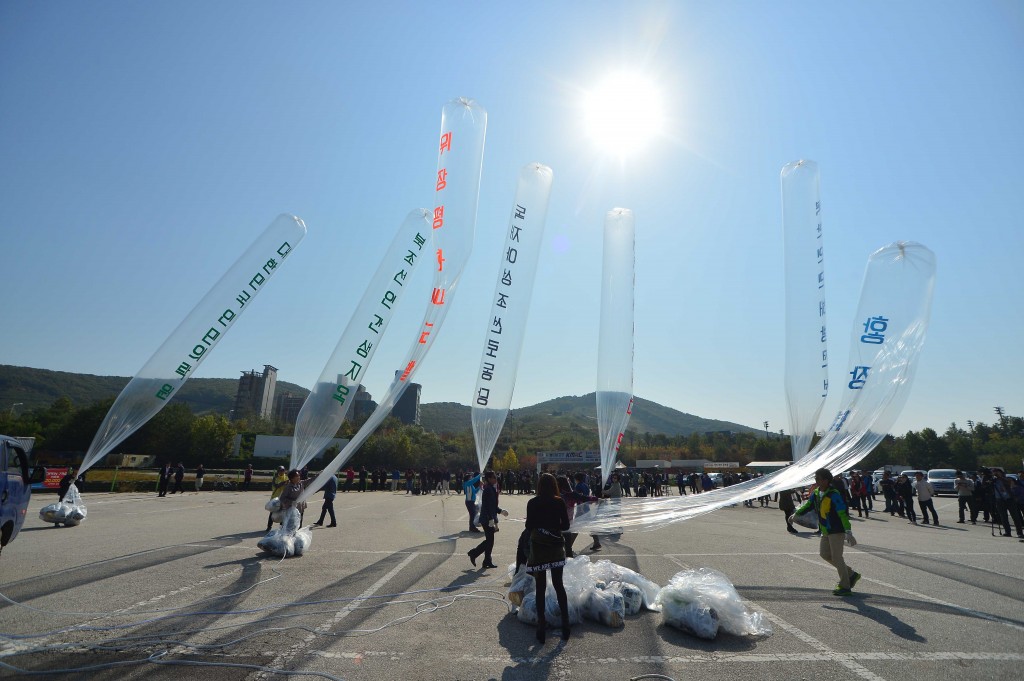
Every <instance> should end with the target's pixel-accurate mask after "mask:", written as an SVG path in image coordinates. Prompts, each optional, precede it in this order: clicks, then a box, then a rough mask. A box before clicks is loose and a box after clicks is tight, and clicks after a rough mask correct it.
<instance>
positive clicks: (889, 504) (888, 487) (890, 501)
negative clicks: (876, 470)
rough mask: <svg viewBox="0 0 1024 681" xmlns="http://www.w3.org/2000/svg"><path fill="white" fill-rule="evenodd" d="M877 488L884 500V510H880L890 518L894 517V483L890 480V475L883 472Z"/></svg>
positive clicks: (887, 472)
mask: <svg viewBox="0 0 1024 681" xmlns="http://www.w3.org/2000/svg"><path fill="white" fill-rule="evenodd" d="M878 486H879V487H881V488H882V498H883V499H885V508H883V509H882V513H888V514H889V515H890V516H895V515H896V509H897V505H896V483H895V482H894V481H893V479H892V473H890V472H889V471H885V472H883V473H882V480H881V481H880V482H879V483H878Z"/></svg>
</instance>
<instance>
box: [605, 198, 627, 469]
mask: <svg viewBox="0 0 1024 681" xmlns="http://www.w3.org/2000/svg"><path fill="white" fill-rule="evenodd" d="M633 261H634V223H633V211H631V210H629V209H628V208H613V209H612V210H610V211H608V214H607V215H606V216H605V220H604V258H603V263H602V268H601V328H600V332H599V334H598V342H597V432H598V439H599V441H600V445H601V482H602V483H604V482H607V480H608V476H609V475H611V473H612V471H613V470H614V468H615V459H616V457H617V456H618V453H619V446H620V445H621V444H622V436H623V434H624V433H625V431H626V425H627V424H628V423H629V417H630V416H631V415H632V413H633V410H632V407H633V284H634V282H633Z"/></svg>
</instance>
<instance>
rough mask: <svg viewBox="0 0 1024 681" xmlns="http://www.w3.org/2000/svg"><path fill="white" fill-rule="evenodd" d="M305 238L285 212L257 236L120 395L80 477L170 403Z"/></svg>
mask: <svg viewBox="0 0 1024 681" xmlns="http://www.w3.org/2000/svg"><path fill="white" fill-rule="evenodd" d="M305 236H306V225H305V223H303V222H302V220H300V219H299V218H297V217H295V216H294V215H287V214H284V215H280V216H278V217H277V219H276V220H274V221H273V222H272V223H271V224H270V226H269V227H267V228H266V229H265V230H264V231H263V233H262V234H260V235H259V237H257V238H256V240H255V241H254V242H253V243H252V245H251V246H249V248H248V250H246V251H245V253H243V254H242V255H241V257H239V258H238V260H237V261H235V264H234V265H232V266H231V268H230V269H228V271H227V272H226V273H225V274H224V276H222V277H221V278H220V280H219V281H218V282H217V283H216V284H214V285H213V288H211V289H210V291H209V292H208V293H207V294H206V295H205V296H203V298H202V300H200V301H199V303H198V304H197V305H196V306H195V307H194V308H193V309H192V311H191V312H189V313H188V316H186V317H185V319H184V320H182V322H181V323H180V324H179V325H178V328H176V329H175V330H174V332H173V333H172V334H171V335H170V337H169V338H168V339H167V340H166V341H164V343H163V345H161V346H160V347H159V348H158V349H157V351H156V352H155V353H154V354H153V356H152V357H151V358H150V359H149V361H148V362H146V363H145V364H144V365H143V367H142V368H141V369H139V372H138V373H137V374H136V375H135V377H134V378H133V379H132V380H131V381H129V382H128V385H126V386H125V388H124V390H122V391H121V394H120V395H118V396H117V399H116V400H115V401H114V404H113V405H112V406H111V407H110V411H108V412H107V416H106V418H104V419H103V423H102V424H100V428H99V430H98V431H97V432H96V436H95V437H94V438H93V441H92V444H91V445H89V450H88V451H87V452H86V454H85V459H84V460H83V461H82V465H81V467H80V468H79V471H80V472H81V473H84V472H85V471H87V470H88V469H89V468H90V467H91V466H92V465H93V464H95V463H96V462H97V461H99V460H100V459H101V458H103V457H104V456H105V455H106V454H107V452H109V451H110V450H111V449H113V448H114V447H116V446H117V444H118V443H119V442H121V441H122V440H124V439H125V438H126V437H128V436H129V435H131V434H132V433H134V432H135V431H136V430H138V429H139V428H141V427H142V426H143V424H145V423H146V421H148V420H149V419H151V418H153V416H155V415H156V413H157V412H158V411H160V410H161V409H163V408H164V406H166V405H167V402H168V401H170V399H171V398H172V397H173V396H174V394H175V393H176V392H178V390H179V389H180V388H181V386H183V385H184V384H185V381H187V380H188V379H189V378H190V377H191V376H192V375H193V374H194V373H195V371H196V369H197V368H198V367H199V365H200V364H201V363H202V361H203V360H204V359H206V357H207V356H208V355H209V354H210V353H211V352H212V351H213V348H214V347H216V345H217V344H218V343H220V341H221V339H222V338H223V337H224V335H225V334H226V333H227V332H228V331H229V330H230V329H231V327H232V325H233V324H234V323H235V320H237V319H238V317H240V316H241V314H242V313H243V312H245V311H246V310H248V309H249V308H250V307H252V299H253V298H254V297H255V296H256V295H257V294H258V293H259V292H260V291H262V290H263V289H264V288H266V286H267V282H269V281H270V278H271V277H273V276H274V274H276V273H277V271H278V270H279V269H280V268H281V265H282V264H283V263H284V261H285V259H287V258H288V256H289V255H291V253H292V251H293V250H294V249H295V247H296V246H298V244H299V242H301V241H302V239H303V238H305Z"/></svg>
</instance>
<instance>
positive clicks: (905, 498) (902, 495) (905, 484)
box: [893, 473, 917, 525]
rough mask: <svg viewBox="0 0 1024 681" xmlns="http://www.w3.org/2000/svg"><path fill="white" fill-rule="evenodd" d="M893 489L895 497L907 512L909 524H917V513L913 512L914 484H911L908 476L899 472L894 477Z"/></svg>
mask: <svg viewBox="0 0 1024 681" xmlns="http://www.w3.org/2000/svg"><path fill="white" fill-rule="evenodd" d="M893 491H894V492H896V497H897V498H898V499H899V500H900V503H901V504H902V505H903V510H905V511H906V512H907V518H909V519H910V524H911V525H917V513H915V512H914V485H913V484H911V482H910V478H908V477H907V476H906V475H905V474H903V473H900V476H899V477H898V478H896V485H895V486H894V487H893Z"/></svg>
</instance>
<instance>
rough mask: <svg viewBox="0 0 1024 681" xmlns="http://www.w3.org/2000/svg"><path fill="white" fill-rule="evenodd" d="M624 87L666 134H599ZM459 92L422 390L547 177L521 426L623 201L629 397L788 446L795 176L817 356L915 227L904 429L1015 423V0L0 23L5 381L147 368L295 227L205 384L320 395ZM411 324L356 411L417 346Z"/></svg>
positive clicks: (29, 9) (1018, 342)
mask: <svg viewBox="0 0 1024 681" xmlns="http://www.w3.org/2000/svg"><path fill="white" fill-rule="evenodd" d="M620 67H629V68H632V69H638V70H642V71H645V72H647V73H648V74H649V75H650V77H651V78H652V79H653V80H655V81H656V82H657V83H658V84H659V87H660V88H661V89H662V91H663V93H664V97H665V100H666V104H665V106H666V112H667V116H668V120H669V130H668V132H667V134H666V135H665V136H664V137H663V138H661V139H660V140H658V141H657V142H656V143H655V144H654V145H652V146H651V147H650V148H648V149H646V150H645V151H643V153H637V154H635V155H633V156H631V157H630V158H628V159H627V160H626V161H625V162H624V163H619V162H611V161H607V160H605V159H604V157H602V156H601V155H600V150H599V149H598V147H597V145H595V144H594V143H593V142H592V140H590V139H588V138H587V137H586V136H585V135H584V134H583V133H582V131H581V116H582V109H581V107H582V100H583V93H584V92H585V91H587V90H588V88H592V87H594V86H595V85H596V84H597V83H598V82H599V81H600V80H601V79H602V77H603V76H604V75H605V74H607V73H608V72H609V71H611V70H613V69H615V68H620ZM456 96H468V97H472V98H474V99H476V100H477V101H479V102H480V103H481V104H482V105H483V106H484V107H485V108H486V109H487V111H488V112H489V125H488V135H487V146H486V152H485V158H484V170H483V184H482V188H481V196H480V210H479V218H478V223H477V235H476V245H475V248H474V252H473V257H472V258H471V261H470V263H469V265H468V266H467V269H466V272H465V274H464V279H463V281H462V283H461V284H460V292H459V294H458V297H457V298H456V300H455V305H454V306H453V309H452V311H451V313H450V314H449V316H448V319H447V322H446V325H445V328H444V329H443V330H442V331H441V333H440V336H439V338H438V341H437V343H436V345H435V346H434V348H433V350H432V353H431V355H430V356H429V357H428V359H427V361H426V363H425V364H424V366H423V368H422V371H421V372H420V373H419V374H418V376H417V380H418V381H419V382H420V383H422V385H423V393H422V399H423V400H424V401H427V402H437V401H456V402H460V403H462V404H469V403H470V397H471V393H472V391H473V387H474V378H475V372H476V369H477V366H478V363H479V358H480V349H481V345H482V342H483V335H484V324H485V322H486V317H487V315H488V312H489V309H490V296H491V293H492V292H493V290H494V281H495V267H496V265H497V260H498V252H499V250H500V249H501V244H502V243H503V239H504V231H505V226H506V224H507V221H508V216H509V211H510V208H511V205H512V199H513V195H514V191H515V178H516V177H517V174H518V171H519V168H520V167H521V166H522V165H524V164H526V163H528V162H532V161H540V162H542V163H545V164H547V165H549V166H551V167H552V168H553V170H554V177H555V180H554V191H553V194H552V200H551V208H550V212H549V218H548V224H547V231H546V235H545V246H544V248H543V250H542V254H541V258H540V264H539V267H538V280H537V284H536V289H535V293H534V298H533V307H532V310H531V316H530V321H529V327H528V329H527V334H526V342H525V346H524V350H523V359H522V365H521V367H520V373H519V379H518V383H517V388H516V394H515V398H514V401H513V406H514V407H518V406H525V405H529V404H534V403H536V402H539V401H543V400H546V399H549V398H552V397H556V396H561V395H567V394H577V395H578V394H583V393H587V392H591V391H593V390H594V388H595V382H596V366H595V362H596V356H597V330H598V312H599V300H600V278H599V270H600V263H601V229H602V222H603V216H604V213H605V212H606V211H607V210H609V209H610V208H612V207H614V206H624V207H627V208H631V209H632V210H633V211H634V212H635V215H636V234H637V241H636V345H635V348H636V349H635V353H636V363H635V379H634V386H635V393H636V394H637V395H638V396H640V397H643V398H646V399H650V400H655V401H657V402H660V403H662V404H665V405H668V406H671V407H674V408H676V409H679V410H682V411H685V412H689V413H693V414H698V415H700V416H703V417H709V418H718V419H725V420H730V421H736V422H739V423H743V424H747V425H750V426H753V427H758V428H759V427H761V423H762V422H763V421H764V420H768V421H769V422H770V424H771V429H772V430H773V431H777V430H778V429H779V428H785V429H786V430H787V432H788V430H789V428H788V424H787V417H786V406H785V398H784V393H783V347H784V338H785V328H784V326H785V325H784V316H783V273H782V261H783V257H782V227H781V202H780V188H779V171H780V169H781V168H782V166H783V165H784V164H786V163H787V162H789V161H793V160H796V159H799V158H809V159H813V160H815V161H817V162H818V163H819V165H820V167H821V187H822V201H823V206H824V208H823V214H824V224H825V229H826V237H825V240H826V241H825V245H826V258H827V260H826V269H827V274H828V277H829V289H828V299H829V306H830V307H829V325H830V329H831V330H832V334H831V339H832V345H831V347H830V351H831V354H832V357H833V358H836V357H838V358H842V359H843V360H845V358H846V354H847V346H846V342H847V341H846V339H847V335H848V329H849V328H850V325H851V324H852V323H853V319H852V315H853V314H854V311H855V306H856V301H857V298H858V295H859V289H860V283H861V278H862V276H863V272H864V266H865V263H866V261H867V258H868V256H869V255H870V253H871V252H872V251H874V250H876V249H877V248H879V247H881V246H883V245H886V244H888V243H891V242H893V241H896V240H913V241H918V242H921V243H923V244H925V245H927V246H928V247H929V248H931V249H932V250H933V251H935V253H936V255H937V258H938V278H937V287H936V293H935V304H934V308H933V315H932V325H931V330H930V332H929V340H928V343H927V345H926V348H925V351H924V354H923V356H922V358H921V362H920V367H919V371H918V377H917V382H916V384H915V386H914V388H913V391H912V393H911V395H910V399H909V402H908V404H907V407H906V409H905V411H904V414H903V416H902V417H901V418H900V419H899V420H898V421H897V424H896V427H895V429H894V430H895V432H897V433H902V432H905V431H906V430H908V429H915V430H917V429H920V428H923V427H926V426H929V427H934V428H936V429H937V430H939V431H940V432H941V431H942V430H944V429H945V428H946V427H947V426H948V425H949V423H950V422H951V421H956V422H958V423H959V424H961V425H963V424H964V423H965V422H966V420H967V419H973V420H975V421H985V422H989V423H991V422H992V421H993V420H994V419H995V415H994V413H993V407H994V406H996V405H999V406H1002V407H1004V408H1005V409H1006V410H1007V411H1008V412H1009V413H1011V414H1018V415H1019V414H1024V389H1022V385H1024V359H1022V357H1021V349H1022V345H1024V344H1022V338H1024V314H1022V311H1021V310H1022V307H1021V296H1022V294H1024V268H1022V266H1021V265H1022V260H1024V230H1022V228H1021V227H1022V220H1024V217H1022V216H1024V162H1022V159H1024V124H1022V121H1024V5H1022V4H1021V3H1019V2H1015V1H1011V0H1006V1H998V0H987V1H981V0H979V1H978V2H969V3H967V2H945V1H935V0H928V1H926V2H900V3H891V2H859V3H845V4H840V3H809V2H795V1H794V2H772V3H765V2H721V3H708V2H678V3H676V2H673V3H668V2H653V3H652V2H621V3H619V2H587V3H582V2H580V3H552V2H520V3H513V4H507V3H506V4H504V5H500V6H499V4H498V3H470V2H458V3H455V2H453V3H444V2H439V3H419V2H407V3H394V2H376V3H352V2H303V3H280V2H216V3H208V2H186V1H182V0H175V1H174V2H169V1H168V2H146V3H139V2H89V3H68V2H63V3H41V2H18V3H15V2H7V3H3V4H2V5H0V206H2V210H0V249H2V252H3V253H4V256H5V257H4V268H5V269H6V277H5V281H6V283H5V286H4V295H3V296H2V301H3V302H2V306H0V310H2V312H3V315H4V319H5V332H4V333H3V334H2V335H0V363H4V364H12V365H18V366H29V367H39V368H45V369H55V370H62V371H73V372H82V373H92V374H100V375H119V376H131V375H133V374H134V373H135V371H136V370H138V369H139V368H140V367H141V366H142V364H143V363H144V362H145V361H146V360H147V359H148V358H149V356H150V355H151V354H152V353H153V351H154V350H155V349H156V348H157V347H158V346H159V345H160V343H162V342H163V340H164V339H165V338H166V337H167V335H168V334H169V333H170V332H171V331H172V330H173V329H174V327H175V326H176V325H177V324H178V322H179V321H180V320H181V319H182V318H183V317H184V316H185V314H186V313H187V312H188V311H189V310H191V308H192V307H193V306H194V305H195V303H196V302H197V301H198V299H199V298H200V297H201V296H202V295H203V294H204V293H205V292H206V291H207V290H208V289H209V287H210V286H211V285H212V284H213V282H214V281H216V279H217V278H218V277H219V276H220V275H221V274H222V273H223V271H224V270H226V269H227V267H228V266H229V265H230V264H231V263H232V262H234V260H235V258H236V257H237V256H238V255H239V254H240V253H241V252H242V250H244V248H245V247H246V246H248V244H249V243H250V242H251V240H252V239H253V238H254V237H255V235H256V234H258V233H259V232H260V231H262V230H263V228H264V227H265V226H266V225H267V224H269V223H270V221H271V220H272V219H273V218H274V217H275V216H276V215H277V214H279V213H281V212H286V211H287V212H292V213H295V214H296V215H299V216H300V217H302V218H303V219H304V220H305V221H306V223H307V225H308V227H309V234H308V236H307V237H306V240H305V242H304V243H303V244H302V245H301V246H300V247H299V248H298V250H296V252H295V254H294V255H293V256H292V259H290V260H289V261H288V263H287V266H286V268H285V269H283V270H282V271H281V272H280V273H279V275H278V277H277V278H275V279H274V280H273V283H272V285H271V286H270V287H268V288H267V290H266V291H265V292H263V293H262V294H261V296H260V298H259V299H257V300H256V301H255V302H256V304H255V306H254V307H253V309H252V310H251V311H250V312H249V313H247V314H246V316H244V317H242V318H241V319H240V321H239V322H238V324H237V325H236V328H234V329H233V330H232V332H231V333H230V334H229V335H228V336H226V337H225V339H224V341H223V342H222V343H221V344H220V345H219V346H218V348H217V350H216V351H215V352H214V353H212V354H211V356H210V357H209V359H207V360H206V361H205V362H204V364H203V365H202V366H201V368H200V370H199V372H198V373H197V374H196V375H197V376H200V377H230V378H234V377H237V376H238V375H239V372H241V371H244V370H248V369H254V368H257V369H258V368H261V367H262V365H263V364H272V365H274V366H276V367H278V369H279V378H280V379H282V380H285V381H291V382H294V383H298V384H301V385H304V386H307V387H309V386H311V384H312V383H313V381H314V380H315V379H316V377H317V376H318V375H319V373H320V371H321V369H322V368H323V365H324V362H325V361H326V359H327V357H328V355H329V354H330V353H331V351H332V350H333V349H334V345H335V343H336V342H337V340H338V338H339V336H340V334H341V331H342V330H343V328H344V326H345V324H346V323H347V321H348V318H349V315H351V313H352V311H353V310H354V308H355V305H356V303H357V302H358V300H359V297H360V296H361V295H362V291H363V285H364V282H366V281H367V280H368V279H369V277H370V276H371V275H372V273H373V272H374V270H375V269H376V267H377V264H378V262H379V260H380V258H381V257H382V256H383V254H384V251H385V249H386V246H387V244H388V243H389V242H390V239H391V237H392V235H393V233H394V231H395V229H396V228H397V226H398V225H399V223H400V222H401V221H402V219H403V218H404V216H405V215H406V213H407V212H408V211H409V210H410V209H412V208H415V207H420V206H423V207H430V205H431V202H432V201H433V182H434V168H435V165H436V160H437V158H436V144H437V135H438V131H439V126H440V111H441V107H442V105H443V104H444V102H445V101H447V100H449V99H451V98H453V97H456ZM424 273H425V270H424V271H423V272H421V273H420V274H424ZM423 285H424V286H426V285H428V284H427V282H426V279H424V281H423ZM428 295H429V294H428ZM405 306H406V307H405V311H404V317H405V318H406V320H407V321H401V322H400V321H399V320H398V319H397V318H396V321H395V322H394V323H393V325H392V330H391V331H390V332H389V337H390V341H391V342H390V343H389V344H387V345H386V346H382V348H381V350H380V352H379V353H378V354H377V359H376V360H375V365H374V368H373V370H372V371H371V373H370V374H369V376H368V379H367V381H366V385H367V387H368V389H369V390H370V392H371V393H383V391H384V387H385V386H386V384H387V382H388V380H389V378H390V376H391V375H392V372H393V371H394V369H396V368H398V366H397V365H398V363H399V362H400V361H401V357H402V356H404V354H405V351H406V348H407V347H408V345H409V342H410V340H411V337H412V335H413V334H414V333H416V328H417V324H418V322H419V319H420V317H421V314H422V312H421V309H420V308H419V307H418V306H419V302H418V301H417V302H413V301H412V299H411V298H409V299H407V300H406V302H405ZM844 363H845V361H839V362H834V370H835V371H836V372H838V371H839V367H840V366H841V365H842V364H844ZM0 407H5V405H0ZM835 408H836V407H835V405H833V404H832V403H829V404H828V405H827V406H826V409H825V415H824V416H823V418H824V419H828V418H829V417H830V416H831V414H832V413H834V409H835ZM825 425H827V423H826V424H822V427H824V426H825Z"/></svg>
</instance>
